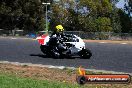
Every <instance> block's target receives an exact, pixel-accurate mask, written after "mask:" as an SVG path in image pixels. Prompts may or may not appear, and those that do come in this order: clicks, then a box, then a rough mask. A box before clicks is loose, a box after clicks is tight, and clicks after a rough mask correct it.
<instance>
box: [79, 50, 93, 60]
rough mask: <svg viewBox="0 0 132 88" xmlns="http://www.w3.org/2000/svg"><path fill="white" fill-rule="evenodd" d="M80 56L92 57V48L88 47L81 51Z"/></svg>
mask: <svg viewBox="0 0 132 88" xmlns="http://www.w3.org/2000/svg"><path fill="white" fill-rule="evenodd" d="M80 56H81V57H82V58H84V59H90V57H91V56H92V53H91V51H90V50H88V49H83V50H82V51H81V52H80Z"/></svg>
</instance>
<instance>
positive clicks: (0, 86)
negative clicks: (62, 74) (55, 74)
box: [0, 74, 84, 88]
mask: <svg viewBox="0 0 132 88" xmlns="http://www.w3.org/2000/svg"><path fill="white" fill-rule="evenodd" d="M0 88H84V86H80V85H77V84H68V83H63V82H62V83H61V82H54V81H46V80H34V79H27V78H20V77H16V76H12V75H5V74H4V75H3V74H2V75H0Z"/></svg>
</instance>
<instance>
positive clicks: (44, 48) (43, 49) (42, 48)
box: [40, 45, 47, 54]
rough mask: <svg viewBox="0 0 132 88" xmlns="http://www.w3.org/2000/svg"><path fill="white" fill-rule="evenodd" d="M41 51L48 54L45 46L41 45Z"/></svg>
mask: <svg viewBox="0 0 132 88" xmlns="http://www.w3.org/2000/svg"><path fill="white" fill-rule="evenodd" d="M40 49H41V51H42V52H43V53H44V54H46V51H47V50H46V46H45V45H41V46H40Z"/></svg>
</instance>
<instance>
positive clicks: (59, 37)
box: [51, 25, 66, 50]
mask: <svg viewBox="0 0 132 88" xmlns="http://www.w3.org/2000/svg"><path fill="white" fill-rule="evenodd" d="M63 31H64V28H63V26H62V25H57V26H56V27H55V30H54V31H53V33H52V34H51V38H55V39H56V41H57V44H58V48H59V49H60V50H66V47H65V46H64V43H63V37H64V33H63ZM53 43H55V42H53V41H52V44H53Z"/></svg>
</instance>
